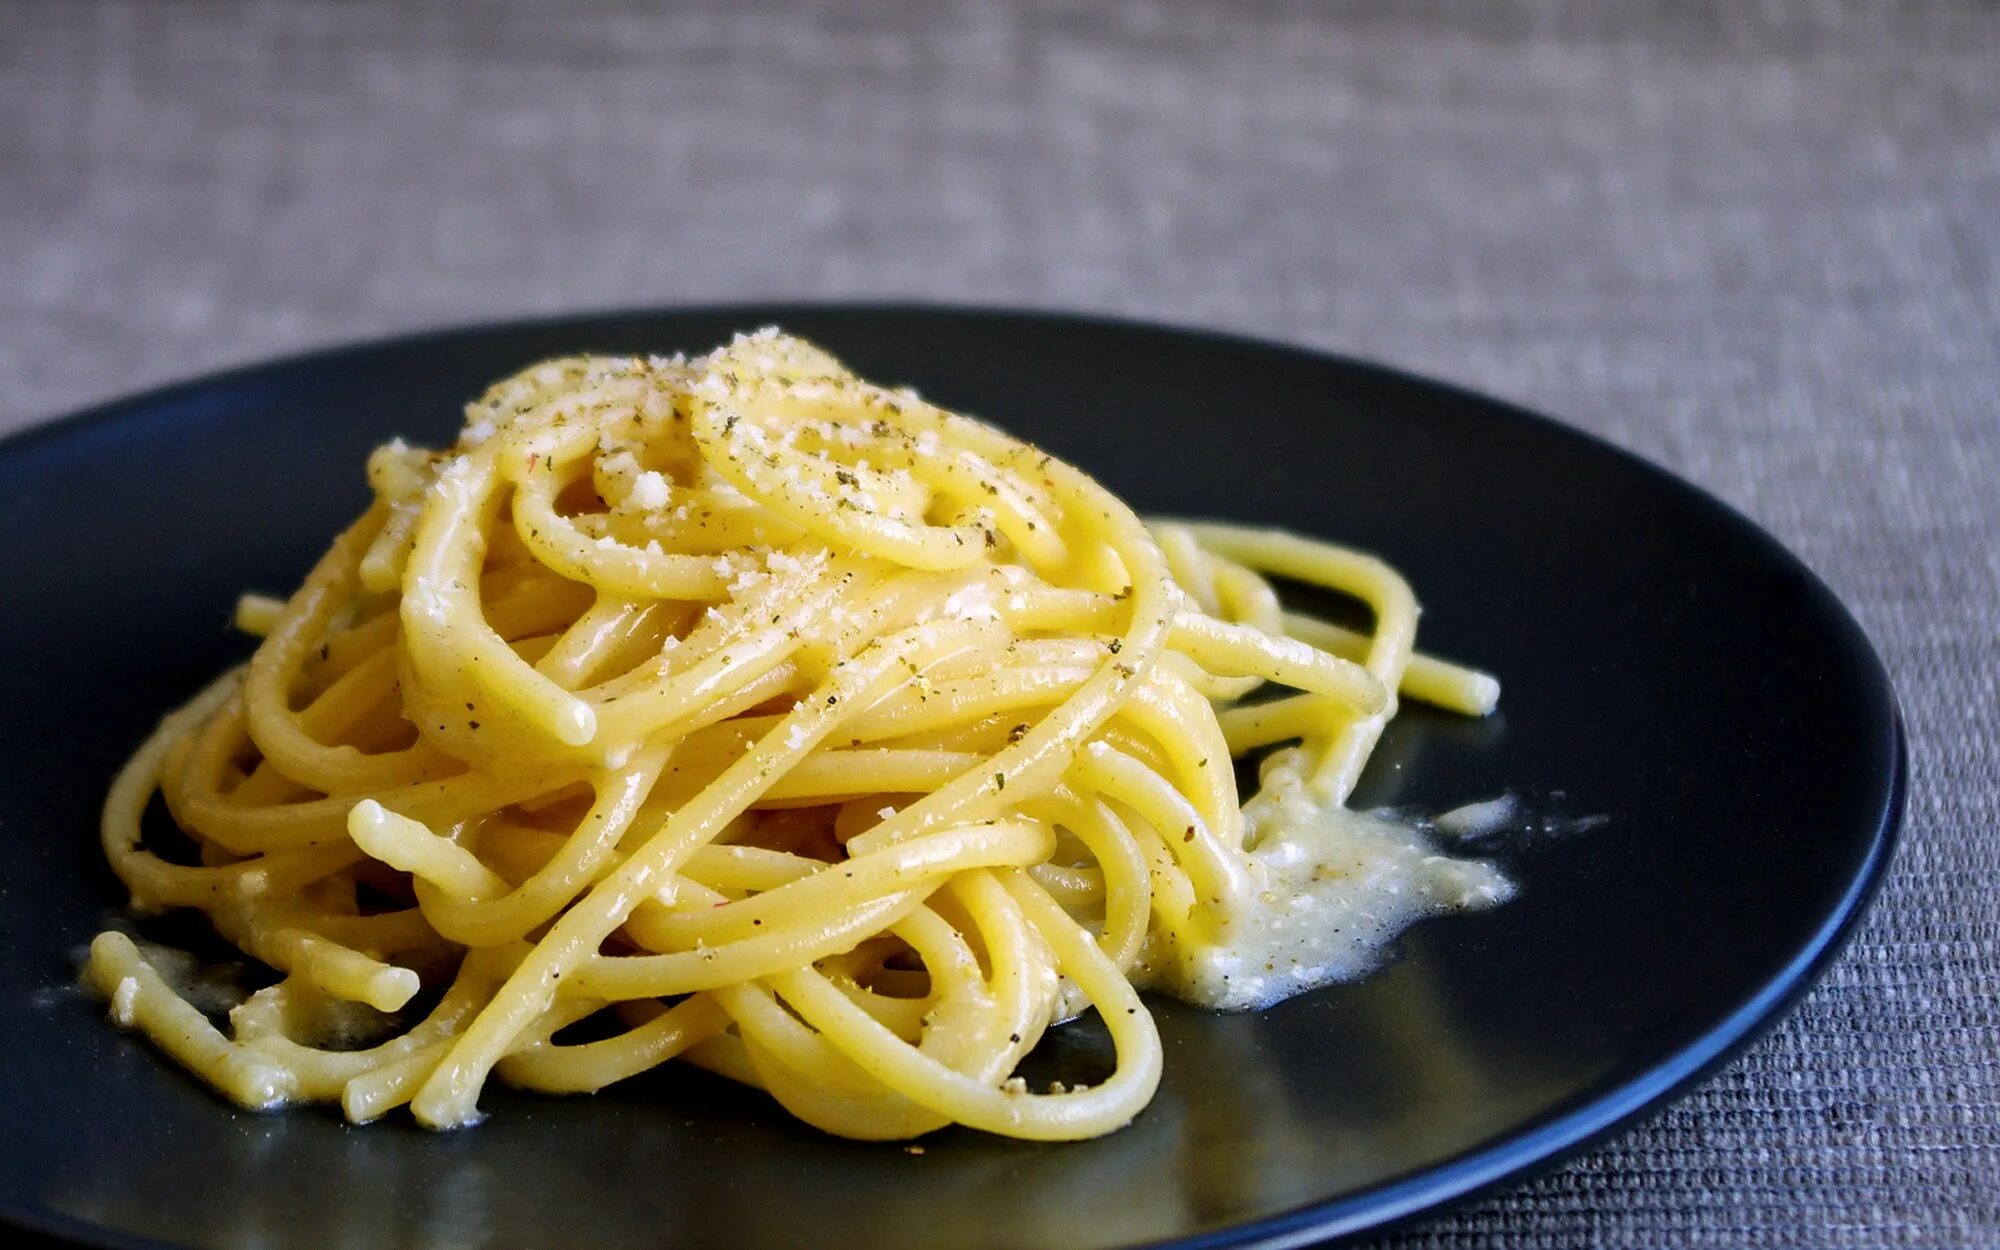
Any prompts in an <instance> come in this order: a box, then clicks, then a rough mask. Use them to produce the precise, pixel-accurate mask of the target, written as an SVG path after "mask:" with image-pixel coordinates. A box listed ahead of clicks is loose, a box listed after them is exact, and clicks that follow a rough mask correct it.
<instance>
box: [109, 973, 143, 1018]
mask: <svg viewBox="0 0 2000 1250" xmlns="http://www.w3.org/2000/svg"><path fill="white" fill-rule="evenodd" d="M138 1003H139V978H137V977H121V978H119V981H118V988H117V989H115V990H113V991H112V992H111V1020H112V1022H113V1023H114V1024H116V1025H117V1026H118V1027H119V1028H121V1029H129V1028H131V1027H132V1024H133V1021H135V1020H136V1019H137V1018H138V1013H137V1007H138Z"/></svg>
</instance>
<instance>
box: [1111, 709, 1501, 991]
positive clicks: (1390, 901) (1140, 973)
mask: <svg viewBox="0 0 2000 1250" xmlns="http://www.w3.org/2000/svg"><path fill="white" fill-rule="evenodd" d="M1243 819H1244V827H1245V843H1246V845H1247V847H1248V848H1249V860H1250V873H1251V876H1252V881H1253V884H1252V890H1251V893H1250V894H1249V896H1248V897H1246V898H1243V899H1241V900H1238V904H1237V905H1236V906H1234V907H1231V908H1228V909H1227V910H1226V911H1225V912H1224V913H1223V916H1224V919H1223V921H1222V924H1221V926H1220V929H1219V931H1218V932H1217V933H1216V934H1215V935H1214V936H1213V937H1212V938H1210V939H1209V940H1207V941H1184V942H1183V943H1182V944H1181V945H1180V947H1179V948H1178V949H1175V950H1166V949H1157V948H1154V947H1152V946H1150V945H1149V949H1148V950H1147V951H1146V954H1145V957H1144V958H1143V959H1142V960H1141V966H1140V968H1138V969H1136V970H1135V980H1138V981H1139V982H1140V983H1141V984H1144V985H1145V986H1147V987H1148V988H1152V989H1157V990H1160V991H1163V992H1165V993H1168V994H1171V995H1173V996H1174V997H1175V998H1178V999H1181V1000H1182V1001H1184V1002H1189V1003H1194V1004H1196V1005H1198V1006H1202V1007H1207V1008H1210V1009H1212V1010H1217V1011H1247V1010H1261V1009H1263V1008H1266V1007H1269V1006H1271V1005H1272V1004H1274V1003H1277V1002H1279V1001H1281V1000H1283V999H1286V998H1290V997H1291V996H1293V995H1294V994H1302V993H1304V992H1305V991H1307V990H1310V989H1315V988H1317V987H1319V986H1322V985H1327V984H1329V983H1332V982H1336V981H1353V980H1358V979H1360V978H1361V977H1364V976H1366V975H1368V974H1369V973H1370V972H1372V971H1374V970H1375V968H1376V967H1378V966H1379V965H1380V964H1381V962H1382V960H1383V957H1384V950H1385V948H1386V947H1387V946H1388V944H1389V943H1390V942H1391V941H1393V940H1394V939H1395V937H1396V935H1397V934H1399V933H1401V932H1402V931H1403V930H1404V929H1407V928H1408V927H1409V926H1410V925H1412V924H1414V923H1416V922H1417V921H1419V920H1422V919H1423V918H1424V917H1426V916H1434V915H1437V914H1439V913H1442V912H1451V911H1466V910H1470V909H1473V908H1481V907H1490V906H1493V905H1494V904H1496V903H1501V902H1504V901H1506V900H1507V899H1508V898H1509V897H1510V896H1511V895H1512V894H1513V892H1514V886H1513V884H1512V883H1511V882H1510V881H1508V880H1507V878H1506V877H1505V876H1503V875H1502V874H1501V872H1500V870H1499V869H1498V868H1496V867H1494V866H1493V865H1492V864H1490V863H1488V862H1486V861H1484V860H1476V859H1454V858H1452V857H1451V856H1448V855H1444V854H1441V853H1440V852H1439V851H1438V850H1437V848H1436V847H1435V846H1433V845H1432V844H1431V842H1430V841H1429V839H1428V838H1427V837H1426V836H1425V835H1424V833H1423V832H1422V831H1420V830H1419V829H1417V828H1416V827H1414V826H1413V825H1410V824H1405V823H1403V822H1401V821H1397V820H1393V819H1389V818H1386V817H1384V816H1379V815H1373V814H1370V813H1367V812H1357V811H1351V810H1349V809H1348V808H1345V807H1342V806H1340V805H1339V804H1337V803H1329V802H1326V801H1324V800H1322V799H1320V798H1318V797H1317V796H1315V795H1314V794H1313V793H1312V788H1311V786H1310V785H1309V784H1308V783H1307V781H1306V778H1305V776H1304V773H1303V770H1302V762H1301V760H1300V758H1299V753H1298V752H1297V750H1296V749H1292V750H1287V751H1281V752H1278V753H1277V754H1276V755H1274V756H1273V757H1272V759H1271V760H1270V761H1269V762H1268V763H1267V764H1266V766H1265V770H1264V777H1263V785H1262V786H1261V787H1260V788H1259V790H1258V792H1257V794H1256V796H1255V797H1254V798H1252V799H1251V800H1250V801H1249V802H1248V803H1246V804H1244V806H1243Z"/></svg>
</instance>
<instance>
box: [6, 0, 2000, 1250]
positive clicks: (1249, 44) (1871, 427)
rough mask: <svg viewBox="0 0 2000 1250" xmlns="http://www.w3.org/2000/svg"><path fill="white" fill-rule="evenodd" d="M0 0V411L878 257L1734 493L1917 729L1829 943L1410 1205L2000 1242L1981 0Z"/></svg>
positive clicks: (1630, 1231)
mask: <svg viewBox="0 0 2000 1250" xmlns="http://www.w3.org/2000/svg"><path fill="white" fill-rule="evenodd" d="M659 8H660V10H662V11H659V12H653V11H650V10H649V9H647V8H642V7H641V6H639V5H636V4H635V5H631V6H606V5H591V6H588V7H563V8H560V9H558V8H557V7H555V6H547V7H541V6H534V5H530V4H526V3H521V4H477V5H464V6H453V5H446V4H442V3H436V4H425V3H418V4H381V3H301V4H282V5H280V4H270V5H252V4H217V3H190V4H174V3H152V4H124V3H119V4H104V5H92V4H80V3H19V2H15V0H0V429H9V428H18V427H21V426H25V425H28V424H31V423H33V422H35V421H37V420H40V419H43V418H46V417H49V416H53V415H56V414H58V413H61V412H63V411H65V410H69V409H73V408H75V407H78V406H80V405H82V404H85V403H87V402H90V401H93V400H97V399H102V398H107V397H110V396H113V395H116V394H118V393H121V392H125V391H128V390H131V389H133V388H136V387H140V386H145V385H149V384H152V383H156V382H161V381H165V380H167V379H171V378H177V377H182V376H186V375H189V374H193V373H196V372H200V371H206V370H208V369H211V368H213V367H216V366H220V365H226V364H231V363H236V362H243V361H249V360H252V359H255V358H258V357H263V356H267V355H271V354H273V353H277V352H283V351H288V350H291V349H294V348H300V347H305V346H308V345H318V344H325V343H329V342H333V341H338V340H344V339H351V338H355V337H362V336H375V335H380V334H384V333H387V332H390V331H396V330H401V329H406V328H413V327H419V326H428V325H433V324H438V323H445V322H461V321H468V320H482V319H490V318H497V317H502V316H511V315H515V314H522V313H532V312H542V311H553V310H560V309H577V308H596V307H604V306H611V305H630V304H667V303H677V302H684V301H699V300H719V299H735V298H741V297H751V296H827V297H887V296H918V297H936V298H945V299H956V300H969V301H979V302H988V303H1003V304H1034V305H1044V306H1054V307H1062V308H1074V309H1091V310H1101V311H1113V312H1124V313H1132V314H1139V315H1144V316H1148V317H1156V318H1166V319H1171V320H1174V321H1180V322H1188V323H1194V324H1201V325H1210V326H1217V327H1224V328H1230V329H1239V330H1246V331H1252V332H1256V333H1260V334H1265V335H1271V336H1276V337H1280V338H1285V339H1290V340H1294V341H1297V342H1301V343H1306V344H1314V345H1321V346H1326V347H1332V348H1338V349H1341V350H1343V351H1348V352H1353V353H1357V354H1361V355H1365V356H1372V357H1377V358H1381V359H1384V360H1387V361H1390V362H1393V363H1396V364H1400V365H1404V366H1407V367H1409V368H1412V369H1415V370H1418V371H1420V372H1425V373H1430V374H1434V375H1438V376H1441V377H1445V378H1448V379H1452V380H1455V381H1458V382H1462V383H1465V384H1468V385H1471V386H1474V387H1477V388H1479V389H1483V390H1487V391H1491V392H1494V393H1497V394H1499V395H1502V396H1505V397H1508V398H1510V399H1513V400H1517V401H1519V402H1522V403H1525V404H1527V405H1529V406H1531V407H1535V408H1540V409H1543V410H1546V411H1550V412H1553V413H1555V414H1558V415H1560V416H1563V417H1564V418H1566V419H1568V420H1570V421H1572V422H1574V423H1576V424H1578V425H1581V426H1584V427H1587V428H1589V429H1592V430H1594V431H1596V432H1598V433H1600V434H1603V435H1606V436H1608V437H1610V438H1611V439H1613V440H1615V441H1617V442H1619V443H1622V444H1624V445H1626V446H1628V447H1632V448H1635V449H1637V450H1638V451H1640V452H1642V453H1644V454H1646V455H1648V456H1650V457H1652V458H1654V459H1656V460H1659V461H1661V462H1663V463H1665V464H1667V465H1669V466H1671V467H1672V468H1674V469H1676V470H1678V471H1679V472H1681V473H1683V474H1685V475H1686V476H1688V477H1690V478H1692V479H1693V480H1694V481H1696V482H1698V483H1701V484H1702V485H1704V486H1706V487H1708V488H1709V489H1711V490H1713V491H1715V492H1717V493H1719V494H1720V495H1721V496H1722V497H1724V498H1725V499H1728V500H1730V501H1731V502H1733V503H1735V504H1736V505H1738V506H1739V507H1741V508H1743V509H1744V510H1745V511H1747V512H1748V513H1749V514H1750V515H1751V516H1752V517H1754V518H1756V519H1757V520H1759V521H1760V522H1762V523H1763V524H1764V525H1766V526H1767V527H1769V528H1770V529H1772V530H1773V531H1775V532H1776V533H1777V534H1778V535H1779V536H1780V537H1781V538H1782V539H1783V540H1784V541H1785V542H1787V543H1788V544H1790V545H1791V546H1792V547H1793V548H1794V549H1796V550H1798V551H1799V552H1800V553H1801V554H1802V555H1804V556H1805V558H1806V559H1807V560H1808V561H1809V562H1811V563H1812V564H1813V565H1814V566H1815V567H1816V568H1817V569H1818V570H1819V571H1820V572H1821V573H1822V574H1823V575H1824V576H1825V577H1826V578H1827V579H1828V580H1829V581H1830V582H1831V583H1832V584H1833V586H1834V587H1835V589H1836V590H1838V591H1839V592H1840V594H1841V595H1842V596H1843V597H1844V598H1845V599H1846V601H1847V602H1848V603H1849V604H1850V605H1852V607H1853V608H1854V610H1855V611H1856V612H1857V613H1858V615H1859V616H1860V619H1861V621H1862V622H1863V624H1864V625H1865V626H1866V627H1867V628H1868V630H1869V631H1870V633H1871V634H1872V635H1873V637H1874V638H1875V640H1876V642H1877V643H1878V645H1879V646H1880V647H1881V649H1882V651H1883V653H1884V654H1885V655H1886V657H1887V659H1888V662H1889V665H1890V667H1891V668H1892V669H1893V671H1894V673H1895V677H1896V681H1897V683H1898V686H1899V689H1900V691H1901V694H1902V697H1903V700H1904V706H1905V709H1906V711H1907V713H1908V717H1909V722H1910V730H1911V734H1912V740H1913V760H1912V763H1913V766H1914V787H1913V793H1912V799H1911V810H1910V822H1909V827H1908V832H1907V840H1906V843H1905V846H1904V850H1903V852H1902V855H1901V859H1900V861H1899V863H1898V865H1897V867H1896V870H1895V873H1894V876H1893V878H1892V879H1891V881H1890V883H1889V885H1888V887H1887V889H1886V891H1885V893H1884V895H1883V897H1882V899H1881V902H1880V905H1879V906H1878V908H1877V910H1876V911H1875V913H1874V915H1873V917H1872V919H1871V920H1870V921H1869V922H1868V923H1867V924H1866V926H1865V928H1864V929H1863V931H1862V932H1861V934H1860V936H1859V938H1858V939H1857V940H1856V942H1855V944H1854V946H1853V948H1852V950H1851V951H1850V953H1849V954H1848V955H1847V957H1846V958H1845V960H1844V961H1843V962H1841V964H1840V965H1839V966H1838V967H1837V968H1836V969H1835V970H1834V971H1833V973H1832V975H1831V976H1830V977H1829V979H1828V980H1827V982H1826V984H1825V985H1824V986H1823V987H1822V988H1821V989H1820V990H1818V991H1817V992H1816V993H1815V994H1814V995H1813V996H1812V997H1811V998H1810V1000H1809V1001H1807V1002H1806V1004H1805V1005H1804V1006H1803V1007H1802V1008H1801V1009H1800V1010H1799V1011H1798V1013H1797V1014H1796V1015H1795V1016H1794V1017H1793V1018H1792V1019H1791V1020H1790V1022H1789V1023H1788V1024H1786V1025H1785V1026H1784V1027H1783V1028H1781V1029H1780V1030H1779V1031H1778V1032H1777V1033H1776V1035H1775V1036H1773V1037H1771V1038H1770V1039H1768V1040H1767V1041H1765V1042H1764V1043H1762V1044H1761V1045H1759V1046H1757V1047H1756V1048H1755V1049H1754V1050H1753V1051H1751V1052H1750V1053H1749V1054H1748V1055H1747V1056H1746V1057H1745V1058H1743V1059H1742V1060H1741V1061H1740V1062H1738V1063H1737V1064H1736V1065H1735V1066H1734V1067H1732V1068H1731V1069H1730V1070H1728V1071H1727V1072H1725V1073H1724V1074H1723V1075H1722V1076H1720V1077H1719V1078H1717V1079H1716V1080H1715V1081H1714V1082H1712V1083H1711V1084H1710V1085H1709V1086H1708V1087H1706V1088H1705V1089H1703V1090H1702V1091H1701V1092H1700V1093H1698V1094H1696V1095H1695V1096H1693V1097H1691V1098H1689V1099H1688V1100H1686V1101H1685V1102H1683V1103H1681V1104H1679V1105H1678V1106H1676V1107H1674V1108H1673V1109H1671V1110H1670V1111H1668V1112H1666V1113H1665V1114H1664V1115H1663V1116H1661V1117H1660V1118H1659V1119H1658V1120H1656V1121H1654V1122H1653V1123H1651V1124H1650V1125H1648V1126H1646V1127H1644V1128H1641V1129H1639V1130H1638V1131H1635V1132H1633V1133H1631V1134H1629V1135H1627V1136H1625V1137H1623V1138H1621V1139H1620V1140H1618V1141H1616V1142H1614V1143H1612V1144H1610V1145H1608V1146H1605V1147H1603V1148H1602V1149H1600V1150H1598V1151H1596V1152H1595V1153H1592V1154H1590V1155H1588V1156H1587V1157H1584V1158H1583V1159H1581V1160H1579V1161H1577V1162H1575V1163H1573V1164H1572V1165H1570V1166H1568V1167H1567V1168H1565V1169H1563V1170H1560V1171H1558V1172H1556V1173H1554V1174H1552V1175H1550V1176H1547V1177H1545V1178H1543V1179H1541V1180H1538V1181H1536V1182H1534V1183H1531V1184H1528V1185H1525V1186H1522V1187H1520V1188H1517V1189H1514V1190H1512V1191H1510V1192H1505V1193H1501V1194H1498V1195H1495V1196H1492V1197H1490V1198H1487V1199H1485V1200H1483V1201H1479V1202H1476V1203H1474V1204H1472V1205H1470V1206H1468V1207H1465V1208H1463V1209H1461V1210H1459V1211H1456V1212H1453V1213H1450V1214H1447V1215H1445V1216H1443V1217H1441V1218H1436V1219H1433V1220H1431V1221H1430V1222H1427V1223H1423V1224H1419V1225H1417V1226H1415V1227H1413V1228H1411V1229H1409V1230H1407V1231H1405V1232H1402V1233H1399V1234H1397V1235H1396V1236H1394V1237H1392V1238H1390V1239H1388V1240H1387V1241H1385V1242H1384V1243H1383V1244H1384V1245H1385V1246H1396V1247H1412V1248H1414V1247H1440V1248H1441V1247H1459V1246H1493V1247H1510V1248H1511V1247H1522V1248H1526V1247H1553V1246H1576V1245H1597V1246H1621V1247H1622V1246H1630V1247H1652V1246H1664V1245H1687V1246H1717V1247H1722V1246H1730V1247H1734V1246H1751V1245H1757V1246H1878V1245H1895V1246H1919V1245H1923V1246H1929V1245H1993V1244H2000V1008H1996V1002H1995V1000H1996V990H2000V903H1996V899H2000V889H1996V886H2000V836H1997V835H1996V831H1995V828H1994V825H1995V820H1996V816H2000V765H1996V751H1995V743H1996V740H2000V689H1996V665H1995V660H1996V654H2000V648H1996V645H1995V644H1996V637H1997V636H2000V591H1996V585H2000V576H1996V574H1997V573H2000V489H1996V479H2000V275H1996V272H1995V266H1996V263H2000V9H1996V7H1995V6H1994V5H1992V4H1990V3H1977V4H1975V3H1962V4H1931V5H1891V4H1866V5H1861V4H1856V5H1842V4H1799V5H1776V4H1748V3H1714V4H1700V3H1696V4H1672V5H1670V4H1653V5H1638V4H1629V5H1628V4H1612V5H1600V4H1595V3H1576V4H1565V3H1556V2H1551V3H1534V4H1525V5H1516V4H1499V3H1488V2H1485V0H1466V2H1465V3H1438V2H1424V3H1413V4H1392V3H1386V2H1384V3H1341V4H1321V5H1311V6H1307V5H1297V4H1268V5H1241V4H1233V3H1228V2H1227V0H1214V2H1211V3H1122V2H1111V0H1104V2H1098V3H1078V4H1063V3H1030V4H1022V5H1017V6H1012V7H1008V6H1002V5H991V4H975V3H960V4H942V5H918V4H914V3H912V4H907V5H905V4H899V3H895V2H894V0H859V2H853V3H843V4H839V5H835V6H829V7H818V8H814V9H812V10H810V11H808V10H807V7H806V6H803V5H801V6H797V7H796V8H795V7H792V6H777V5H770V4H756V3H753V4H745V5H730V4H726V3H723V2H721V0H714V2H704V3H684V4H678V5H673V6H664V5H663V6H659Z"/></svg>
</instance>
